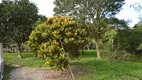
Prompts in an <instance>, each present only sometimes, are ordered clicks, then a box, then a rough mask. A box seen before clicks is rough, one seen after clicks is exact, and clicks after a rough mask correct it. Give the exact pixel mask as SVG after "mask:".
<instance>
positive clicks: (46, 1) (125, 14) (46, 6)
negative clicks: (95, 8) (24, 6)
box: [0, 0, 142, 27]
mask: <svg viewBox="0 0 142 80" xmlns="http://www.w3.org/2000/svg"><path fill="white" fill-rule="evenodd" d="M30 1H31V2H34V3H35V4H37V7H38V9H39V14H42V15H45V16H47V17H52V16H53V14H54V12H53V8H54V7H55V5H54V4H53V2H54V0H30ZM141 1H142V0H125V5H124V6H123V9H122V10H121V11H120V12H119V13H118V14H117V15H116V17H117V18H119V19H124V20H126V21H127V20H131V23H130V24H129V26H130V27H133V26H134V25H135V24H136V23H138V22H139V19H138V13H137V12H136V11H135V10H134V9H133V8H130V5H131V4H134V3H136V2H141ZM0 2H1V0H0Z"/></svg>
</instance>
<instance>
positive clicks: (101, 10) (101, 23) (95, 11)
mask: <svg viewBox="0 0 142 80" xmlns="http://www.w3.org/2000/svg"><path fill="white" fill-rule="evenodd" d="M54 4H55V5H56V7H55V8H54V12H55V15H65V16H72V17H75V18H76V19H77V20H80V21H82V22H85V23H89V25H88V29H89V32H90V36H91V37H93V38H94V39H95V45H96V51H97V56H98V58H100V57H101V56H100V49H99V38H101V37H100V35H101V34H103V33H104V32H105V30H106V27H107V25H106V23H105V19H106V18H111V17H114V15H115V14H117V13H118V12H119V11H120V10H121V7H122V6H123V5H124V0H55V2H54Z"/></svg>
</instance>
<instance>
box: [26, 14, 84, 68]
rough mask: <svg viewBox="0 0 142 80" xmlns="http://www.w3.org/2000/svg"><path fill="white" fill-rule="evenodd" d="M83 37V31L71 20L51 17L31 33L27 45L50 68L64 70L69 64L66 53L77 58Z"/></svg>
mask: <svg viewBox="0 0 142 80" xmlns="http://www.w3.org/2000/svg"><path fill="white" fill-rule="evenodd" d="M85 37H86V32H85V29H82V28H80V27H78V26H77V23H76V22H75V21H74V20H73V19H72V18H68V17H63V16H62V17H52V18H49V19H48V20H47V21H46V22H45V23H43V24H40V25H38V26H37V27H36V28H35V30H34V31H32V33H31V35H30V37H29V43H28V44H29V46H30V47H31V49H32V50H34V51H35V53H38V54H39V55H40V57H41V58H42V59H47V64H48V65H50V66H51V67H52V68H55V69H57V70H59V69H62V70H64V69H65V68H67V66H68V63H69V57H67V55H68V54H67V53H69V55H72V56H74V57H78V56H79V49H81V47H82V45H83V44H84V43H85Z"/></svg>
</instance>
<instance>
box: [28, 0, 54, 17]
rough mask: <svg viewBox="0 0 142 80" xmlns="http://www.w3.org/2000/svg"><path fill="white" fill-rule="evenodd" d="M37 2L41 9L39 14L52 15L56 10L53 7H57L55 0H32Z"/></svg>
mask: <svg viewBox="0 0 142 80" xmlns="http://www.w3.org/2000/svg"><path fill="white" fill-rule="evenodd" d="M30 1H32V2H34V3H35V4H37V7H38V9H39V14H42V15H46V16H47V17H52V16H53V14H54V12H53V8H54V7H55V6H54V4H53V2H54V0H30Z"/></svg>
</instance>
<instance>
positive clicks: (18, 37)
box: [1, 0, 38, 57]
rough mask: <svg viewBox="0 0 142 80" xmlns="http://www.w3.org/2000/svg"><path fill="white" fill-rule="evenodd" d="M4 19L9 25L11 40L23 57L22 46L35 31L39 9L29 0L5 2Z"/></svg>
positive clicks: (8, 0)
mask: <svg viewBox="0 0 142 80" xmlns="http://www.w3.org/2000/svg"><path fill="white" fill-rule="evenodd" d="M1 4H2V5H3V6H4V14H3V15H4V19H6V21H7V23H6V24H5V25H6V26H4V27H8V31H5V32H4V33H8V35H9V36H10V39H11V40H13V41H15V43H17V45H18V50H19V57H22V54H21V52H22V50H21V45H22V43H24V42H25V41H27V40H28V37H29V35H30V33H31V31H32V30H33V28H32V26H33V24H34V23H35V22H36V21H37V19H38V9H37V7H36V5H35V4H34V3H31V2H30V1H29V0H13V1H10V0H3V1H2V3H1Z"/></svg>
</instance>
